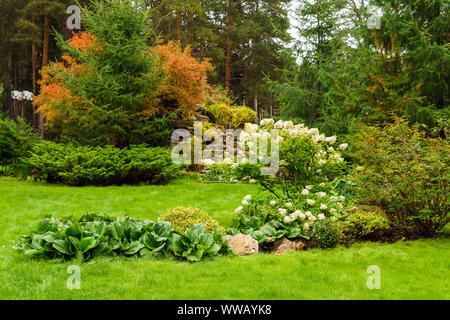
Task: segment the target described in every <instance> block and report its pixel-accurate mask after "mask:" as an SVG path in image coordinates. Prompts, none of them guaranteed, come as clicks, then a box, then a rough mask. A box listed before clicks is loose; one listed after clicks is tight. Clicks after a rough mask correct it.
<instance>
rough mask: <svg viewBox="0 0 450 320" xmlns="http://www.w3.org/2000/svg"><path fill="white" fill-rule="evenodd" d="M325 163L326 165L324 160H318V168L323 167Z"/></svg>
mask: <svg viewBox="0 0 450 320" xmlns="http://www.w3.org/2000/svg"><path fill="white" fill-rule="evenodd" d="M326 163H327V161H326V160H324V159H320V160H319V166H323V165H324V164H326Z"/></svg>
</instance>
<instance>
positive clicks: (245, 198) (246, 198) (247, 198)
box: [244, 194, 252, 201]
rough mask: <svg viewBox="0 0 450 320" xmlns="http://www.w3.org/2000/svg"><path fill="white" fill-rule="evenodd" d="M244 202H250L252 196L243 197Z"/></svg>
mask: <svg viewBox="0 0 450 320" xmlns="http://www.w3.org/2000/svg"><path fill="white" fill-rule="evenodd" d="M244 200H247V201H250V200H252V196H251V195H249V194H248V195H246V196H245V197H244Z"/></svg>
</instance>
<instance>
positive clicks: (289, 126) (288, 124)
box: [283, 120, 294, 129]
mask: <svg viewBox="0 0 450 320" xmlns="http://www.w3.org/2000/svg"><path fill="white" fill-rule="evenodd" d="M283 128H284V129H292V128H294V123H293V122H292V121H290V120H289V121H285V122H284V123H283Z"/></svg>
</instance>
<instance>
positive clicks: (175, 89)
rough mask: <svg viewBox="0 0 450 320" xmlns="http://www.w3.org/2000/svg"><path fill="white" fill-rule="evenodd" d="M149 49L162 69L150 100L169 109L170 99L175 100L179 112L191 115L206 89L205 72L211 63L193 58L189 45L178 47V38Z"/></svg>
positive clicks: (201, 100)
mask: <svg viewBox="0 0 450 320" xmlns="http://www.w3.org/2000/svg"><path fill="white" fill-rule="evenodd" d="M152 51H153V52H154V53H156V55H157V63H158V64H159V65H160V67H161V68H162V69H163V70H164V73H165V76H164V78H163V81H162V83H161V84H160V86H158V88H157V91H156V96H155V99H153V101H152V103H153V104H156V105H157V106H160V107H165V108H169V109H170V106H171V102H175V106H177V107H178V108H179V111H180V112H181V113H182V115H183V116H185V117H187V116H190V115H192V114H193V113H195V112H196V111H197V108H198V105H199V104H201V103H202V102H203V101H204V100H205V96H204V93H205V91H207V90H209V85H208V83H207V74H208V72H210V71H213V70H214V67H213V66H212V65H211V63H210V62H209V60H204V61H202V62H199V61H197V60H196V59H195V58H193V57H192V56H191V48H190V47H189V46H187V47H186V48H185V49H182V48H181V45H180V42H174V41H169V42H168V43H167V44H165V45H158V46H157V47H155V48H154V49H153V50H152Z"/></svg>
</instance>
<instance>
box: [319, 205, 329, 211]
mask: <svg viewBox="0 0 450 320" xmlns="http://www.w3.org/2000/svg"><path fill="white" fill-rule="evenodd" d="M327 209H328V206H327V205H326V204H325V203H322V204H321V205H320V210H327Z"/></svg>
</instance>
